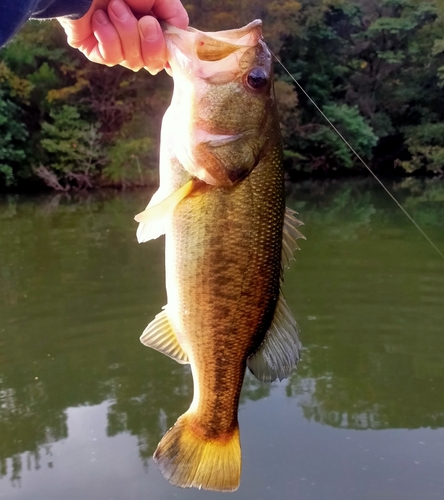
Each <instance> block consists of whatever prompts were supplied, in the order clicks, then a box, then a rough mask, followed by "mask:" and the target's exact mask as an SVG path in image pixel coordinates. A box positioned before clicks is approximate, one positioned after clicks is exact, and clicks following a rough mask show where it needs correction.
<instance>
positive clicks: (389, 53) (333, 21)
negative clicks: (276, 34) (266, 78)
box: [278, 0, 444, 173]
mask: <svg viewBox="0 0 444 500" xmlns="http://www.w3.org/2000/svg"><path fill="white" fill-rule="evenodd" d="M300 21H301V23H302V28H301V29H300V30H299V32H294V33H289V34H288V36H287V38H286V42H285V43H284V45H283V47H282V49H281V52H280V56H281V59H282V61H283V63H284V64H285V65H286V66H287V67H288V68H289V70H290V71H291V72H292V73H293V74H294V75H295V76H296V78H297V79H298V81H299V83H300V84H301V85H302V87H303V88H304V89H305V90H306V91H307V92H308V93H309V94H310V96H311V97H312V98H313V99H314V100H315V102H316V103H317V104H318V105H319V106H321V108H323V110H324V112H325V113H326V114H327V116H329V117H330V119H332V121H333V122H334V123H336V124H338V125H340V127H339V128H340V130H341V131H343V133H344V136H345V138H346V139H347V140H348V141H349V142H350V144H351V145H352V146H353V147H354V148H355V149H356V150H357V151H358V152H362V154H363V155H364V156H367V158H370V159H371V158H372V156H373V163H374V164H375V165H377V166H380V168H382V167H384V168H388V169H392V168H393V167H394V166H398V167H402V168H404V169H406V172H407V173H411V172H414V171H419V170H420V168H419V166H418V165H419V163H420V164H421V165H422V167H421V169H422V170H424V169H426V170H429V171H433V172H438V171H439V169H438V164H439V162H440V161H442V159H441V156H440V153H439V151H438V150H437V148H439V147H440V146H437V145H435V144H429V143H428V142H427V141H428V139H427V138H426V137H424V136H421V137H420V138H418V136H417V134H416V135H415V138H414V137H411V136H410V135H409V134H410V132H408V133H407V132H406V131H407V130H409V131H411V130H414V129H415V127H423V126H424V125H425V124H430V123H433V124H435V123H436V124H438V123H443V122H444V107H443V106H442V86H444V83H443V82H444V70H443V68H444V50H443V47H444V45H443V42H442V32H443V29H444V9H443V8H442V5H441V4H440V3H439V2H438V1H435V0H430V1H426V2H419V1H417V0H384V1H382V2H354V1H352V0H338V1H335V2H333V1H330V2H316V1H307V2H303V8H302V10H301V12H300ZM278 72H279V74H278V78H281V79H285V80H286V79H287V76H286V75H285V74H284V73H283V71H282V70H281V69H280V68H279V69H278ZM331 103H335V104H334V105H332V104H331ZM298 104H299V113H298V123H296V124H295V126H294V127H293V134H290V137H289V141H288V142H289V144H288V143H287V148H288V146H289V148H288V149H291V150H293V151H297V152H299V153H300V154H302V155H303V157H304V160H301V159H300V158H299V159H296V160H294V161H293V162H292V163H293V169H297V170H304V171H308V172H310V171H312V170H313V169H319V168H322V169H330V168H333V169H336V168H340V166H341V164H342V165H343V166H346V167H352V166H357V163H356V162H353V160H352V157H350V156H349V153H348V151H347V150H346V149H345V145H344V144H343V143H342V141H340V140H339V138H337V137H335V136H334V135H333V132H332V131H331V130H330V129H328V128H327V127H326V126H325V125H324V124H323V123H322V122H321V119H320V117H319V114H318V112H317V111H316V110H315V109H314V107H313V106H312V105H311V103H310V102H309V101H307V100H306V98H305V96H302V97H301V99H300V100H299V103H298ZM351 110H354V111H353V112H352V111H351ZM318 123H319V124H320V125H317V124H318ZM287 128H288V127H287ZM415 130H416V129H415ZM418 130H419V129H418ZM402 137H404V141H403V142H400V141H401V140H402V139H400V138H402ZM421 141H425V142H421ZM387 144H396V149H395V147H394V148H393V150H391V151H390V150H388V146H387ZM372 148H373V150H372ZM408 156H410V157H411V158H412V160H411V161H412V162H414V165H413V164H412V163H409V162H410V160H409V161H405V158H406V157H408ZM419 158H420V160H419ZM400 159H402V160H403V161H401V160H400ZM418 162H419V163H418ZM353 163H354V165H353ZM427 165H428V166H427Z"/></svg>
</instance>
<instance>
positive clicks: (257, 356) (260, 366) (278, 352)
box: [247, 292, 301, 382]
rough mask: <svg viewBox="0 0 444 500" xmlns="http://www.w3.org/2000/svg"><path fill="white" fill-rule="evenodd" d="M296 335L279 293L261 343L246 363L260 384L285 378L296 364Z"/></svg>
mask: <svg viewBox="0 0 444 500" xmlns="http://www.w3.org/2000/svg"><path fill="white" fill-rule="evenodd" d="M298 334H299V328H298V325H297V323H296V320H295V319H294V316H293V314H292V313H291V311H290V309H289V307H288V305H287V302H286V301H285V298H284V296H283V294H282V292H281V293H280V295H279V298H278V301H277V304H276V309H275V313H274V318H273V322H272V324H271V326H270V328H269V329H268V331H267V333H266V334H265V338H264V341H263V342H262V344H261V345H260V346H259V348H258V349H257V351H256V352H254V353H253V354H252V355H251V356H250V357H249V358H248V359H247V366H248V368H249V369H250V371H251V372H252V373H253V375H254V376H255V377H256V378H257V379H259V380H262V381H263V382H273V381H274V380H276V379H279V380H283V379H284V378H287V377H288V376H289V375H290V373H291V372H292V371H293V370H294V368H296V365H297V364H298V361H299V351H300V349H301V343H300V341H299V335H298Z"/></svg>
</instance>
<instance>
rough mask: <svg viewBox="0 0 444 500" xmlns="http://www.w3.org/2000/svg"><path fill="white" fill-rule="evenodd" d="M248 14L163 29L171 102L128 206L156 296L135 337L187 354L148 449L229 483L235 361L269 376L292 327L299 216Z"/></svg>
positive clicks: (264, 53) (238, 372)
mask: <svg viewBox="0 0 444 500" xmlns="http://www.w3.org/2000/svg"><path fill="white" fill-rule="evenodd" d="M261 25H262V23H261V21H259V20H256V21H253V22H252V23H250V24H248V25H247V26H245V27H244V28H241V29H237V30H229V31H220V32H215V33H204V32H201V31H198V30H196V29H192V28H189V29H188V30H187V31H184V30H180V29H177V28H173V27H167V29H166V31H165V38H166V42H167V48H168V61H169V65H170V69H169V71H170V73H171V74H172V76H173V79H174V93H173V98H172V102H171V106H170V107H169V109H168V110H167V112H166V114H165V117H164V119H163V123H162V135H161V157H160V187H159V189H158V191H157V192H156V193H155V194H154V196H153V198H152V200H151V201H150V203H149V205H148V207H147V209H146V210H145V211H144V212H142V213H141V214H139V215H138V216H136V220H137V221H139V223H140V224H139V228H138V230H137V236H138V240H139V241H140V242H142V241H147V240H149V239H152V238H156V237H157V236H159V235H160V234H163V233H165V235H166V240H165V262H166V288H167V296H168V304H167V305H166V306H165V307H164V309H163V310H162V312H161V313H160V314H158V315H157V316H156V318H155V319H154V320H153V321H152V322H151V323H150V324H149V325H148V327H147V328H146V329H145V331H144V332H143V334H142V336H141V341H142V343H143V344H145V345H147V346H150V347H152V348H154V349H157V350H159V351H160V352H162V353H164V354H166V355H168V356H170V357H172V358H173V359H175V360H176V361H178V362H179V363H189V364H190V365H191V371H192V375H193V383H194V397H193V401H192V403H191V406H190V408H189V410H188V411H187V412H186V413H185V414H184V415H182V416H181V417H179V419H178V420H177V422H176V424H175V425H174V426H173V427H172V428H171V429H170V430H169V431H168V432H167V433H166V434H165V436H164V437H163V438H162V440H161V441H160V443H159V445H158V447H157V449H156V451H155V454H154V460H155V461H156V462H157V464H158V466H159V467H160V470H161V471H162V473H163V475H164V476H165V477H166V478H167V479H168V480H169V481H170V482H171V483H172V484H174V485H177V486H181V487H191V486H194V487H198V488H205V489H210V490H219V491H232V490H235V489H237V488H238V486H239V482H240V473H241V451H240V441H239V426H238V419H237V413H238V403H239V395H240V391H241V386H242V382H243V378H244V375H245V370H246V367H247V366H248V368H249V369H250V370H251V371H252V372H253V374H254V375H255V376H256V377H257V378H258V379H260V380H263V381H268V382H270V381H273V380H275V379H277V378H279V379H280V380H282V379H283V378H285V377H287V376H288V375H289V374H290V372H291V371H292V370H293V369H294V367H295V366H296V364H297V362H298V359H299V349H300V342H299V339H298V327H297V324H296V321H295V320H294V318H293V315H292V313H291V312H290V310H289V308H288V306H287V304H286V302H285V299H284V297H283V295H282V291H281V286H282V280H283V268H284V267H285V266H286V265H288V262H289V260H290V259H291V258H292V254H293V251H294V249H295V248H297V244H296V239H297V238H301V237H303V236H302V235H301V233H300V232H299V230H298V226H299V225H301V222H300V221H298V220H297V219H296V218H295V217H294V212H292V211H290V210H288V209H287V210H286V209H285V202H284V177H283V166H282V145H281V135H280V130H279V119H278V114H277V109H276V100H275V96H274V90H273V72H272V61H271V54H270V51H269V49H268V48H267V46H266V44H265V43H264V41H263V39H262V31H261Z"/></svg>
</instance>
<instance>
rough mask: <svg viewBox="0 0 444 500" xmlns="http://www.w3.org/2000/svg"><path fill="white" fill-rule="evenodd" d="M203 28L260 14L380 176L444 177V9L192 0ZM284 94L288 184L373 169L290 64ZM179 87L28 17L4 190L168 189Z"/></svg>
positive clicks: (424, 4) (0, 138) (6, 74)
mask: <svg viewBox="0 0 444 500" xmlns="http://www.w3.org/2000/svg"><path fill="white" fill-rule="evenodd" d="M186 8H187V10H188V12H189V14H190V22H191V24H192V25H193V26H195V27H197V28H199V29H202V30H206V31H211V30H218V29H230V28H234V27H239V26H240V25H242V24H244V23H247V22H249V21H251V20H252V19H254V18H261V19H263V21H264V35H265V39H266V41H267V42H268V44H269V45H270V47H271V49H272V50H273V52H274V54H276V56H277V57H278V58H279V60H280V61H281V62H282V63H283V65H284V66H285V67H286V68H287V69H288V70H289V72H290V73H291V74H292V75H293V76H294V77H295V78H296V80H297V82H298V83H299V84H300V85H301V86H302V88H303V89H304V90H305V91H306V92H307V94H308V95H309V96H310V97H311V98H312V99H313V100H314V101H315V102H316V103H317V105H318V106H320V107H321V108H322V110H323V111H324V113H325V114H326V115H327V116H328V117H329V119H330V120H331V121H332V123H333V124H334V125H335V126H336V127H337V128H338V130H339V131H340V132H341V133H342V134H343V135H344V137H345V138H346V139H347V140H348V141H349V143H350V144H351V145H352V146H353V148H354V149H355V150H356V151H357V153H358V154H359V155H361V156H362V157H363V158H364V159H365V160H366V161H368V162H369V163H370V164H371V165H372V167H373V168H374V169H375V170H376V171H377V172H379V173H382V174H384V173H385V174H393V173H397V174H404V175H412V174H413V175H442V174H443V173H444V99H443V98H444V3H443V2H442V0H427V1H421V0H383V1H378V2H376V1H374V0H330V1H327V2H325V1H324V0H300V1H296V0H275V1H270V2H267V3H265V2H262V1H260V0H241V1H239V0H237V1H236V2H235V1H234V0H227V1H226V2H223V3H220V2H216V1H214V0H194V1H191V2H188V3H186ZM275 69H276V71H275V89H276V94H277V99H278V104H279V110H280V116H281V127H282V134H283V139H284V152H285V167H286V171H287V174H288V178H289V179H290V180H294V179H296V178H298V177H300V176H301V175H337V174H343V173H359V171H360V170H362V165H361V164H360V162H359V161H358V160H357V159H356V157H355V156H354V155H353V154H352V153H351V151H350V150H349V149H348V148H347V146H346V145H345V144H344V142H343V141H342V140H341V139H340V138H339V136H338V135H337V134H336V133H335V132H334V131H333V129H332V128H331V127H330V126H329V125H328V124H327V123H326V122H325V120H324V119H323V118H322V116H321V115H320V113H319V112H318V111H317V110H316V108H315V107H314V106H313V104H312V103H311V102H310V100H309V99H308V97H307V95H306V94H304V93H303V92H302V91H301V90H300V89H299V87H298V86H297V85H296V84H295V83H294V82H293V81H292V79H291V78H290V76H289V75H288V74H287V72H286V71H285V70H284V69H283V67H282V66H281V65H279V64H278V63H276V65H275ZM171 89H172V81H171V79H170V78H169V77H168V76H167V75H165V74H160V75H157V76H156V77H152V76H151V75H149V74H148V73H147V72H146V71H144V70H142V71H140V72H138V73H133V72H131V71H129V70H126V69H124V68H121V67H114V68H107V67H105V66H101V65H96V64H94V63H91V62H89V61H88V60H87V59H86V58H85V57H84V56H83V55H82V54H80V53H79V52H78V51H76V50H74V49H71V48H70V47H68V46H67V44H66V37H65V35H64V33H63V32H62V30H61V28H60V27H59V26H58V24H57V23H56V22H29V23H28V24H27V25H26V26H25V27H24V28H23V29H22V31H21V32H20V33H19V34H18V35H17V36H16V37H15V38H14V40H13V41H12V42H11V43H10V44H8V45H7V46H6V47H4V48H3V49H2V50H1V51H0V188H1V189H5V188H10V187H13V188H15V189H26V188H34V187H40V186H42V185H48V186H50V187H52V188H54V189H56V190H61V191H63V190H68V189H82V188H88V187H92V186H103V185H112V186H119V187H127V186H136V185H148V184H152V183H155V182H156V180H157V173H156V171H157V156H158V142H159V131H160V123H161V118H162V115H163V113H164V111H165V109H166V107H167V105H168V101H169V97H170V95H171Z"/></svg>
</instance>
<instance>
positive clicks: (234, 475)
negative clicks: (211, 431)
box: [154, 412, 241, 491]
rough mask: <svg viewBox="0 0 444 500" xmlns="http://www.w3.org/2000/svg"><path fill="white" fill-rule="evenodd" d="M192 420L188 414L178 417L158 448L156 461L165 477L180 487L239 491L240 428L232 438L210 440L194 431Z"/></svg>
mask: <svg viewBox="0 0 444 500" xmlns="http://www.w3.org/2000/svg"><path fill="white" fill-rule="evenodd" d="M193 419H194V418H193V414H192V413H188V412H187V413H185V414H184V415H182V416H181V417H179V419H178V420H177V422H176V424H175V425H174V426H173V427H172V428H171V429H170V430H169V431H168V432H167V433H166V434H165V436H164V437H163V438H162V440H161V441H160V443H159V445H158V446H157V449H156V451H155V453H154V461H155V462H156V463H157V465H158V466H159V468H160V470H161V472H162V474H163V475H164V476H165V478H166V479H167V480H168V481H169V482H170V483H171V484H173V485H175V486H180V487H181V488H190V487H193V486H194V487H195V488H199V489H200V488H203V489H205V490H215V491H235V490H237V488H238V487H239V482H240V474H241V449H240V441H239V427H238V426H236V429H235V430H234V431H233V432H232V433H230V434H229V435H224V436H223V437H219V438H216V439H208V438H205V437H203V436H200V435H199V434H197V433H196V432H195V429H196V428H197V427H196V424H195V423H193ZM193 424H194V425H193Z"/></svg>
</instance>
